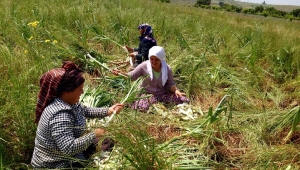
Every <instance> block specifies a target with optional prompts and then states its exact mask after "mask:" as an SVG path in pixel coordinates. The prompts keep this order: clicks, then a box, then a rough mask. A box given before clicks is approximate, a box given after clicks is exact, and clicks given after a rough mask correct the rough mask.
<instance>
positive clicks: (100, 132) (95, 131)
mask: <svg viewBox="0 0 300 170" xmlns="http://www.w3.org/2000/svg"><path fill="white" fill-rule="evenodd" d="M94 133H95V135H96V138H97V137H102V136H103V135H104V134H105V130H104V129H100V128H98V129H95V130H94Z"/></svg>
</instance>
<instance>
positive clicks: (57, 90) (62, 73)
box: [35, 61, 84, 123]
mask: <svg viewBox="0 0 300 170" xmlns="http://www.w3.org/2000/svg"><path fill="white" fill-rule="evenodd" d="M81 73H82V70H81V69H79V67H78V66H77V65H76V64H74V63H73V62H70V61H66V62H64V63H63V65H62V67H61V68H55V69H52V70H50V71H48V72H46V73H45V74H43V75H42V77H41V79H40V88H41V89H40V92H39V95H38V101H37V104H36V111H35V115H36V119H35V123H38V122H39V120H40V117H41V115H42V113H43V111H44V109H45V108H46V107H47V106H48V105H49V104H50V103H51V102H53V100H54V99H55V98H56V97H59V96H60V94H61V93H62V92H69V91H73V90H75V89H76V88H77V87H79V86H80V85H81V84H82V83H84V78H83V76H82V74H81Z"/></svg>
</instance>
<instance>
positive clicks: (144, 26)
mask: <svg viewBox="0 0 300 170" xmlns="http://www.w3.org/2000/svg"><path fill="white" fill-rule="evenodd" d="M140 29H144V32H143V35H142V37H145V36H146V35H147V36H149V37H153V33H152V28H151V26H150V25H149V24H147V23H145V24H141V25H139V26H138V30H140Z"/></svg>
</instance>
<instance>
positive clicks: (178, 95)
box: [174, 89, 185, 97]
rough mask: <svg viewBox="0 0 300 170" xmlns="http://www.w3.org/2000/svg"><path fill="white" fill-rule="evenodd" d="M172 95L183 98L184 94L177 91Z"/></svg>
mask: <svg viewBox="0 0 300 170" xmlns="http://www.w3.org/2000/svg"><path fill="white" fill-rule="evenodd" d="M174 94H175V96H176V97H181V96H185V93H181V92H180V91H179V90H178V89H176V90H175V92H174Z"/></svg>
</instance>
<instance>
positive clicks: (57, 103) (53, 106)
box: [45, 98, 72, 112]
mask: <svg viewBox="0 0 300 170" xmlns="http://www.w3.org/2000/svg"><path fill="white" fill-rule="evenodd" d="M61 110H66V111H67V110H72V107H71V106H70V105H69V104H67V103H65V102H64V101H62V100H61V99H60V98H55V99H54V101H53V102H52V103H50V104H49V105H48V106H47V107H46V108H45V111H48V112H58V111H61Z"/></svg>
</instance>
